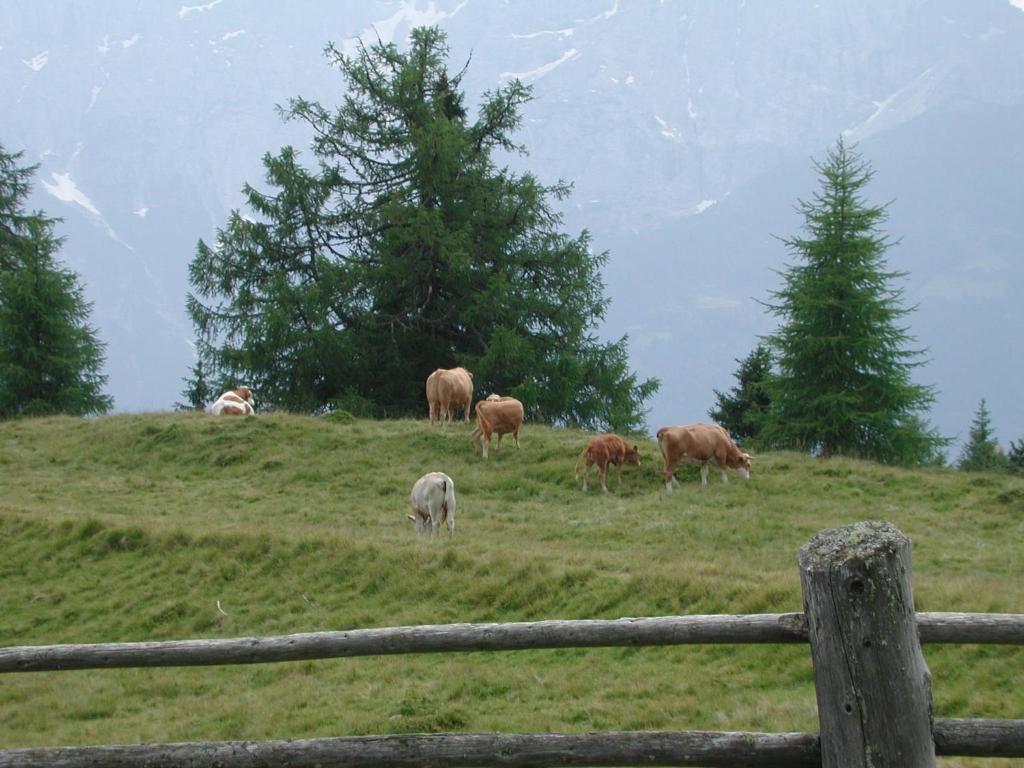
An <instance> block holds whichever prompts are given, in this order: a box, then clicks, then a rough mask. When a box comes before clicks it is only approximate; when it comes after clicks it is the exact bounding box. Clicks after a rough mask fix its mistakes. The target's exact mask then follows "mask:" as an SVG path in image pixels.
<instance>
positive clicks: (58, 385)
mask: <svg viewBox="0 0 1024 768" xmlns="http://www.w3.org/2000/svg"><path fill="white" fill-rule="evenodd" d="M20 159H21V153H20V152H19V153H14V154H9V153H7V152H6V151H5V150H4V148H3V146H0V418H10V417H12V416H32V415H42V414H50V413H66V414H70V415H78V416H83V415H90V414H101V413H106V412H107V411H108V410H110V407H111V405H112V400H111V398H110V397H109V396H107V395H104V394H103V393H102V389H103V386H104V384H105V383H106V380H107V377H106V376H104V375H102V374H101V372H100V371H101V370H102V367H103V360H104V358H103V344H102V343H101V342H99V341H98V340H97V338H96V332H95V330H93V328H91V327H90V326H89V323H88V321H89V314H90V312H91V310H92V305H91V304H90V303H89V302H87V301H86V300H85V297H84V294H83V291H82V288H81V286H80V285H79V284H78V277H77V275H75V273H74V272H72V271H70V270H68V269H65V268H64V267H62V266H60V265H59V264H58V263H57V262H56V259H55V255H56V253H57V251H58V250H59V249H60V246H61V240H60V238H58V237H56V236H55V235H54V233H53V229H54V224H55V223H56V222H57V221H59V220H58V219H53V218H49V217H47V216H45V215H44V214H43V213H41V212H32V213H29V212H26V211H25V209H24V200H25V198H26V197H27V196H28V194H29V191H30V179H31V176H32V174H33V173H34V172H35V170H36V166H26V167H22V166H19V161H20Z"/></svg>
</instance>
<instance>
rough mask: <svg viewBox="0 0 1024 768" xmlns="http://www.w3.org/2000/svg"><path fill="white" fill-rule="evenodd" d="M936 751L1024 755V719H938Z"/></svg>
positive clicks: (947, 755) (940, 752)
mask: <svg viewBox="0 0 1024 768" xmlns="http://www.w3.org/2000/svg"><path fill="white" fill-rule="evenodd" d="M934 734H935V754H936V755H942V756H943V757H952V756H954V755H955V756H959V757H1024V720H936V721H935V731H934Z"/></svg>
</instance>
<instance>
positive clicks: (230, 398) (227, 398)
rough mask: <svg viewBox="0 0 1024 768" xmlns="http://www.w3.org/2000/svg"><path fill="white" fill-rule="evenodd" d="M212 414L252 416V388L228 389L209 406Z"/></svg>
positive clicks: (253, 410)
mask: <svg viewBox="0 0 1024 768" xmlns="http://www.w3.org/2000/svg"><path fill="white" fill-rule="evenodd" d="M210 413H212V414H213V415H214V416H252V415H253V414H254V413H256V409H255V408H254V407H253V404H252V390H251V389H249V388H248V387H239V388H238V389H229V390H228V391H227V392H225V393H224V394H223V395H221V396H220V397H218V398H217V400H216V401H215V402H214V404H213V405H211V406H210Z"/></svg>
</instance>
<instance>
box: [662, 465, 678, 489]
mask: <svg viewBox="0 0 1024 768" xmlns="http://www.w3.org/2000/svg"><path fill="white" fill-rule="evenodd" d="M675 471H676V465H675V464H669V463H668V462H667V461H666V462H665V472H664V477H665V490H666V491H671V490H672V489H673V488H678V487H679V481H678V480H676V477H675V475H674V474H673V473H674V472H675Z"/></svg>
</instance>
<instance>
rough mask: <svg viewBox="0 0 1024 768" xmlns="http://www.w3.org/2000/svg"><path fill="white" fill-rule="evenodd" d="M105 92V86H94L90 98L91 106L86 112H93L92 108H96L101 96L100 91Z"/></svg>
mask: <svg viewBox="0 0 1024 768" xmlns="http://www.w3.org/2000/svg"><path fill="white" fill-rule="evenodd" d="M102 90H103V86H101V85H94V86H93V87H92V93H91V95H90V97H89V106H88V107H86V108H85V111H86V112H91V111H92V108H93V107H95V106H96V97H97V96H99V95H100V91H102Z"/></svg>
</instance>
